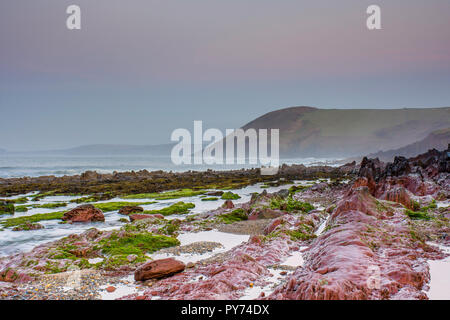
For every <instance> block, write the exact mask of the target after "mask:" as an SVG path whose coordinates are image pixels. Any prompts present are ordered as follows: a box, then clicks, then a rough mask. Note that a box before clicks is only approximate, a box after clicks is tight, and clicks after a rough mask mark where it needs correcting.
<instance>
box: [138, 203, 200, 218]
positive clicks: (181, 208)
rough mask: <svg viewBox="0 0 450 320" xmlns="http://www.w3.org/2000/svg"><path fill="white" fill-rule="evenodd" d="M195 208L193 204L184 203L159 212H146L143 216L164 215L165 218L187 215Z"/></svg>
mask: <svg viewBox="0 0 450 320" xmlns="http://www.w3.org/2000/svg"><path fill="white" fill-rule="evenodd" d="M193 208H195V204H193V203H184V202H182V201H180V202H177V203H174V204H172V205H171V206H169V207H166V208H163V209H159V210H145V211H144V212H143V214H162V215H163V216H170V215H172V214H187V213H189V210H190V209H193Z"/></svg>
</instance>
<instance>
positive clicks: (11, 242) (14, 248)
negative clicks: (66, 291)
mask: <svg viewBox="0 0 450 320" xmlns="http://www.w3.org/2000/svg"><path fill="white" fill-rule="evenodd" d="M314 182H315V181H294V183H295V184H302V185H305V184H313V183H314ZM262 185H263V184H262V183H258V184H255V185H251V186H247V187H245V188H242V189H235V190H230V191H231V192H233V193H236V194H238V195H240V196H241V199H238V200H233V202H234V203H235V204H240V203H244V202H247V201H249V200H250V198H251V196H252V193H254V192H262V191H263V190H267V192H269V193H272V192H277V191H279V190H281V189H288V188H289V187H291V186H292V184H288V185H282V186H278V187H269V188H267V189H262V188H261V186H262ZM33 194H36V192H33V193H29V194H27V195H18V196H14V197H11V199H13V198H19V197H22V196H31V195H33ZM77 198H80V197H75V196H49V197H45V198H43V199H41V200H39V201H28V202H27V203H25V204H21V205H33V204H39V205H42V204H48V203H55V202H67V203H68V205H67V207H61V208H54V209H40V208H35V209H29V210H28V212H17V213H15V214H14V215H13V216H11V215H2V216H0V221H1V220H3V219H7V218H11V217H21V216H29V215H33V214H38V213H50V212H58V211H67V210H70V209H72V208H75V207H77V206H79V205H80V204H77V203H70V201H71V200H73V199H77ZM115 201H126V202H151V201H153V199H121V198H114V199H110V200H107V201H99V203H103V202H115ZM179 201H184V202H191V203H193V204H195V208H194V209H192V210H191V212H190V214H197V213H204V212H207V211H210V210H214V209H217V208H218V207H220V206H221V205H222V204H223V202H224V200H218V201H202V198H201V197H200V196H195V197H185V198H179V199H171V200H158V201H157V203H153V204H149V205H143V206H142V207H143V208H144V209H145V210H158V209H162V208H164V207H167V206H170V205H172V204H174V203H177V202H179ZM104 215H105V222H91V223H73V224H59V222H60V220H48V221H41V222H39V223H40V224H41V225H43V226H44V229H40V230H32V231H12V230H11V228H4V229H3V230H1V229H0V257H2V256H7V255H11V254H14V253H18V252H27V251H30V250H32V249H33V248H34V247H35V246H38V245H40V244H43V243H46V242H49V241H55V240H58V239H61V238H63V237H66V236H68V235H70V234H73V233H81V232H84V231H86V230H87V229H90V228H97V229H99V230H113V229H118V228H120V227H121V226H123V225H124V223H123V222H120V221H119V219H121V218H127V217H126V216H124V215H120V214H118V212H117V211H113V212H106V213H104ZM186 216H189V214H188V215H172V216H168V217H166V218H167V219H185V218H186ZM0 228H1V226H0ZM215 236H217V237H218V238H219V241H217V242H220V241H222V240H223V239H222V240H221V239H220V233H217V234H215ZM184 237H187V239H189V238H190V237H191V238H195V237H201V236H200V235H195V234H193V235H192V236H191V235H188V236H185V235H180V238H179V239H180V241H182V242H183V240H182V239H184ZM230 239H231V238H230ZM196 241H216V240H213V239H211V237H209V238H208V239H205V238H204V239H203V240H196ZM230 241H231V240H230ZM194 242H195V241H194ZM230 243H234V242H230ZM227 248H228V246H227Z"/></svg>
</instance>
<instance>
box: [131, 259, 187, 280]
mask: <svg viewBox="0 0 450 320" xmlns="http://www.w3.org/2000/svg"><path fill="white" fill-rule="evenodd" d="M185 268H186V265H185V264H184V263H183V262H181V261H178V260H175V259H174V258H168V259H161V260H155V261H151V262H148V263H146V264H144V265H142V266H140V267H139V268H138V269H137V270H136V271H135V273H134V279H135V280H136V281H145V280H149V279H160V278H165V277H169V276H172V275H174V274H176V273H179V272H182V271H184V269H185Z"/></svg>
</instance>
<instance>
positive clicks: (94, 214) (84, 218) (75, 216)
mask: <svg viewBox="0 0 450 320" xmlns="http://www.w3.org/2000/svg"><path fill="white" fill-rule="evenodd" d="M62 220H64V221H70V222H94V221H105V216H104V215H103V212H102V210H100V209H97V208H95V207H94V206H93V205H91V204H84V205H81V206H78V207H76V208H74V209H72V210H70V211H67V212H66V213H64V215H63V217H62Z"/></svg>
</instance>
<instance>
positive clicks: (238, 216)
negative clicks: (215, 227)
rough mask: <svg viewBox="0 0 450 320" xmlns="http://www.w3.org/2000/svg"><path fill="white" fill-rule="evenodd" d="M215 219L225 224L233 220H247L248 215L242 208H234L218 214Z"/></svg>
mask: <svg viewBox="0 0 450 320" xmlns="http://www.w3.org/2000/svg"><path fill="white" fill-rule="evenodd" d="M217 219H218V220H219V221H221V222H223V223H225V224H231V223H233V222H238V221H244V220H248V216H247V213H245V210H244V209H236V210H234V211H232V212H230V213H226V214H221V215H219V216H218V217H217Z"/></svg>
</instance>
